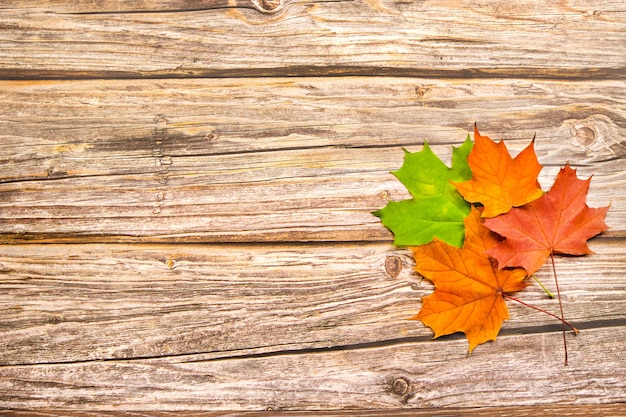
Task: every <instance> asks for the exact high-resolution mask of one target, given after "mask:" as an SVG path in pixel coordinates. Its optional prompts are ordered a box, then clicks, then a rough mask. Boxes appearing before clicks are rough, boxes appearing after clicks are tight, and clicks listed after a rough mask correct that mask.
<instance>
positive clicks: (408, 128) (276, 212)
mask: <svg viewBox="0 0 626 417" xmlns="http://www.w3.org/2000/svg"><path fill="white" fill-rule="evenodd" d="M625 92H626V84H625V83H624V82H621V81H606V82H548V81H542V82H539V81H534V82H528V81H522V80H506V81H500V80H487V81H467V80H465V81H433V80H423V79H419V80H417V79H411V80H407V79H398V78H378V79H369V80H367V82H364V80H363V79H362V78H347V79H346V78H338V79H319V78H310V79H300V80H292V79H276V80H250V79H245V80H198V81H187V80H185V81H183V80H180V81H171V80H170V81H159V82H154V81H110V82H90V81H83V82H34V83H30V82H4V83H0V100H2V102H3V103H4V104H5V111H6V116H5V117H4V118H3V120H2V121H0V132H2V133H1V136H0V138H1V139H2V141H1V142H0V150H1V152H0V162H1V164H0V194H1V195H2V197H3V198H2V200H1V201H0V231H1V232H2V236H1V237H0V239H2V240H4V241H17V240H25V239H43V240H48V241H75V240H84V239H86V240H91V241H112V240H114V241H115V240H117V241H120V240H124V241H159V240H160V241H171V240H172V239H177V240H184V241H213V242H215V241H263V240H272V241H279V240H280V241H284V240H291V241H295V240H300V241H304V240H343V241H353V240H379V239H385V240H387V239H389V238H390V235H389V233H388V232H387V231H386V230H385V229H384V228H383V227H382V226H381V225H380V222H379V221H378V219H376V218H375V217H373V216H372V215H371V214H370V212H371V211H372V210H375V209H378V208H381V207H383V206H384V205H385V204H386V202H387V201H388V200H389V199H393V200H398V199H402V198H408V195H407V193H406V191H405V190H404V189H403V187H402V185H401V184H400V183H399V182H398V181H397V180H396V179H395V178H394V177H393V176H391V175H390V174H389V173H388V171H389V170H392V169H397V168H399V166H400V165H401V163H402V157H403V154H402V152H401V150H400V146H408V147H409V149H411V150H417V149H419V145H420V144H421V142H422V141H423V139H428V140H429V141H430V143H431V144H433V146H434V149H435V150H436V152H438V153H439V154H441V155H442V158H443V159H444V160H445V159H446V158H448V157H449V153H450V146H449V144H450V143H455V142H456V143H460V142H461V141H462V140H464V138H465V135H466V134H467V131H466V130H465V129H467V128H471V126H472V124H473V121H475V120H478V122H480V123H481V124H480V126H481V129H482V131H483V133H486V134H489V135H491V136H493V137H494V138H497V137H498V136H499V135H502V136H504V137H505V139H506V141H507V144H509V146H510V147H511V149H512V152H514V153H515V152H518V151H519V150H521V148H522V147H523V146H526V145H527V144H528V142H529V139H530V138H531V137H532V136H533V135H534V133H535V132H536V133H537V145H536V150H537V152H538V154H539V159H540V161H541V162H542V163H544V164H546V165H550V166H548V167H546V168H545V169H544V171H543V174H542V177H541V181H542V182H543V184H544V186H545V187H549V185H550V183H551V181H552V179H553V178H554V175H555V174H556V171H557V164H564V163H565V162H566V161H569V162H570V163H572V164H573V165H577V166H580V168H579V173H580V175H581V176H588V175H591V174H592V173H593V174H594V179H593V181H592V187H591V192H590V195H589V204H590V205H591V206H601V205H606V204H607V203H608V202H609V201H610V202H611V203H612V206H611V210H610V211H609V215H608V218H607V221H608V224H609V225H610V226H611V229H610V230H609V231H608V232H607V235H608V236H624V235H625V233H624V232H625V230H626V229H625V227H624V226H625V224H624V222H623V219H624V218H625V217H626V216H625V212H626V195H625V194H624V193H626V188H625V187H623V184H624V181H625V178H624V176H625V175H626V170H625V169H624V162H623V161H624V160H623V157H624V155H625V154H626V147H625V145H624V141H623V138H624V137H626V122H625V120H626V115H625V114H626V109H625V103H624V101H623V100H622V99H621V97H623V96H624V93H625ZM537 103H541V104H540V105H538V104H537ZM483 120H484V122H483ZM483 126H484V127H483Z"/></svg>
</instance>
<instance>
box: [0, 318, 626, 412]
mask: <svg viewBox="0 0 626 417" xmlns="http://www.w3.org/2000/svg"><path fill="white" fill-rule="evenodd" d="M624 338H626V328H625V327H615V328H604V329H596V330H590V331H588V332H585V337H584V339H583V338H573V337H572V338H570V345H571V364H570V366H568V367H567V368H566V367H564V366H563V363H562V356H561V343H562V341H561V340H560V338H559V337H555V335H554V334H553V335H545V334H533V335H518V336H510V337H506V338H501V339H499V340H498V342H497V343H495V344H492V345H489V346H488V348H485V349H479V350H478V351H476V352H475V354H472V355H471V356H469V357H466V356H459V355H458V354H457V353H456V352H455V351H458V350H459V349H462V348H463V347H464V346H465V344H464V343H465V342H464V341H460V340H456V341H455V340H448V341H447V342H446V343H435V342H422V343H404V344H399V345H395V346H386V347H373V348H364V349H351V350H334V351H328V352H315V353H312V352H303V353H301V352H293V353H289V354H278V355H270V356H263V357H247V358H237V359H223V360H208V361H207V360H203V358H202V357H201V356H200V357H195V356H194V355H191V356H188V357H178V358H159V359H145V360H132V361H121V360H116V361H104V362H99V361H95V362H86V363H74V364H46V365H31V366H4V367H0V391H1V392H3V393H4V395H3V396H2V397H0V407H3V408H8V407H17V406H19V407H20V408H33V409H34V408H68V409H77V410H80V409H85V408H86V407H88V408H90V409H100V410H118V409H123V410H127V411H132V410H163V411H168V410H172V411H173V410H181V409H185V410H202V409H205V410H206V409H211V410H214V411H218V410H229V409H230V410H264V409H272V410H282V409H288V410H291V409H298V410H307V409H314V410H320V409H343V408H352V409H364V408H408V407H486V406H507V405H530V404H535V405H541V404H554V403H561V404H563V403H567V404H574V403H575V404H593V403H599V402H613V403H619V402H625V401H626V394H625V393H626V367H625V366H624V364H625V363H626V353H625V352H624V349H623V340H624ZM436 345H438V346H437V347H436V348H435V347H433V346H436ZM452 352H454V353H452Z"/></svg>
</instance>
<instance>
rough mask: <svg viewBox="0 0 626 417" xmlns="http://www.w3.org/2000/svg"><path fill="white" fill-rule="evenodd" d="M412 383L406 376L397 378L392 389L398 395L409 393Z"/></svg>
mask: <svg viewBox="0 0 626 417" xmlns="http://www.w3.org/2000/svg"><path fill="white" fill-rule="evenodd" d="M410 386H411V384H410V383H409V381H408V380H407V379H406V378H396V379H395V380H394V381H393V383H392V384H391V390H392V392H393V393H394V394H396V395H400V396H403V395H406V394H408V393H409V388H410Z"/></svg>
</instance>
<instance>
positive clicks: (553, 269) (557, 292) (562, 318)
mask: <svg viewBox="0 0 626 417" xmlns="http://www.w3.org/2000/svg"><path fill="white" fill-rule="evenodd" d="M550 260H551V261H552V272H554V282H555V283H556V294H557V296H558V298H559V309H560V310H561V322H562V323H563V332H562V333H563V350H564V351H565V361H564V365H565V366H567V339H566V338H565V315H564V314H563V303H562V302H561V291H559V280H558V279H557V277H556V267H555V266H554V252H553V251H551V252H550Z"/></svg>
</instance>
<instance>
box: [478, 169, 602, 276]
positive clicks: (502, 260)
mask: <svg viewBox="0 0 626 417" xmlns="http://www.w3.org/2000/svg"><path fill="white" fill-rule="evenodd" d="M590 181H591V177H590V178H587V179H586V180H581V179H578V178H577V177H576V170H574V169H572V168H570V166H569V164H567V165H566V166H565V168H562V169H561V171H560V172H559V174H558V175H557V178H556V181H555V182H554V185H553V186H552V188H551V189H550V191H548V192H547V193H545V194H544V195H542V196H541V197H540V198H538V199H537V200H535V201H533V202H532V203H530V204H528V205H526V206H523V207H519V208H514V209H512V210H511V211H509V212H508V213H506V214H503V215H502V216H498V217H495V218H493V219H486V221H485V225H486V226H487V227H488V228H489V229H491V230H493V231H494V232H496V233H498V234H500V235H502V236H504V237H505V238H506V240H504V241H503V242H501V243H499V244H498V245H497V246H495V247H493V248H491V249H490V250H488V251H487V254H489V255H490V256H492V257H494V258H495V259H497V261H498V264H499V266H500V268H504V267H508V266H521V267H523V268H524V269H525V270H526V271H527V272H528V274H529V275H530V274H533V273H534V272H535V271H537V269H539V268H540V267H541V265H543V263H544V262H545V261H546V260H547V259H548V257H549V256H550V254H551V253H561V254H568V255H585V254H588V253H592V252H591V250H590V249H589V247H588V246H587V240H588V239H590V238H592V237H593V236H595V235H597V234H599V233H601V232H603V231H604V230H606V229H607V228H608V227H607V225H606V224H605V223H604V218H605V216H606V212H607V211H608V209H609V206H606V207H601V208H589V207H588V206H587V203H586V198H587V192H588V191H589V182H590Z"/></svg>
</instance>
